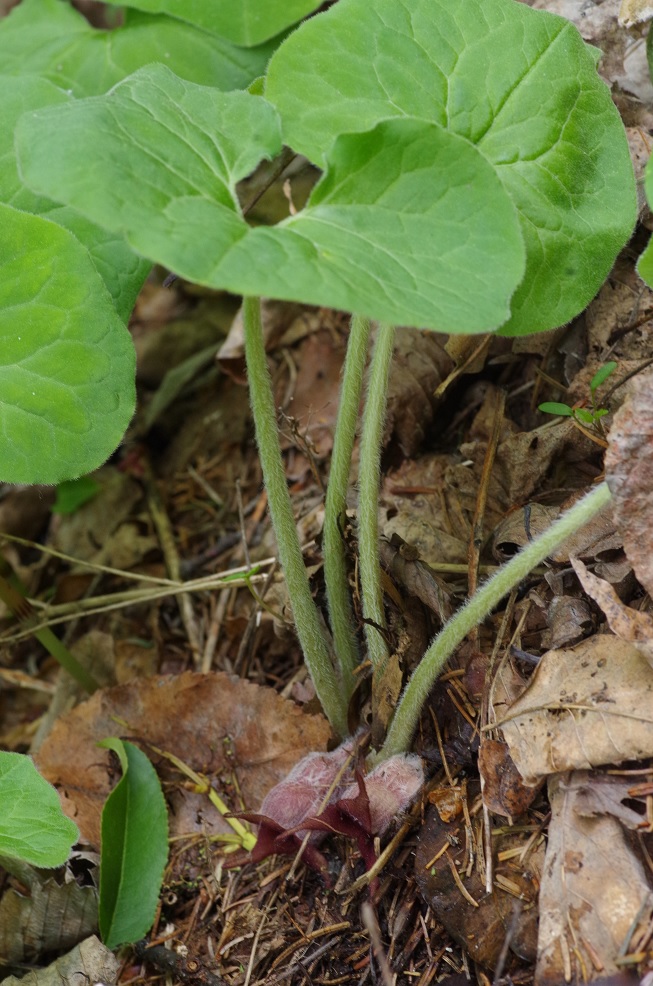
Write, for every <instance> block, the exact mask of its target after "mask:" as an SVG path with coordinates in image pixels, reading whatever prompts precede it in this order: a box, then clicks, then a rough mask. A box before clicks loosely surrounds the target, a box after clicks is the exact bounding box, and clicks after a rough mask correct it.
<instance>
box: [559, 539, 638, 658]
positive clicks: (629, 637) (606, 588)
mask: <svg viewBox="0 0 653 986" xmlns="http://www.w3.org/2000/svg"><path fill="white" fill-rule="evenodd" d="M572 565H573V566H574V570H575V572H576V575H577V576H578V578H579V579H580V582H581V585H582V586H583V589H584V590H585V592H586V593H587V594H588V595H589V596H591V597H592V599H593V600H594V602H595V603H598V605H599V606H600V607H601V609H602V610H603V612H604V613H605V618H606V620H607V621H608V625H609V627H610V629H611V630H612V632H613V633H615V634H616V635H617V637H619V638H620V639H621V640H626V641H628V642H629V643H631V644H634V645H635V647H637V648H638V649H639V650H640V651H641V652H642V654H644V655H645V657H646V659H647V661H648V662H649V664H650V665H651V666H652V667H653V617H652V616H651V615H650V613H640V611H639V610H637V609H631V608H630V606H624V604H623V603H622V601H621V599H620V598H619V596H618V595H617V593H616V592H615V590H614V589H613V588H612V586H611V585H609V584H608V583H607V582H604V581H603V579H598V578H597V577H596V575H592V573H591V572H590V571H588V570H587V568H586V567H585V565H583V563H582V561H579V560H578V559H577V558H575V559H572Z"/></svg>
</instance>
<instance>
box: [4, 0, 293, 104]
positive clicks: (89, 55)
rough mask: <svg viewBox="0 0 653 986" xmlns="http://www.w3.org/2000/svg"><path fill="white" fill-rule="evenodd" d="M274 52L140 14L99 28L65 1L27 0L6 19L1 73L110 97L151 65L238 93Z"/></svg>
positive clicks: (184, 24)
mask: <svg viewBox="0 0 653 986" xmlns="http://www.w3.org/2000/svg"><path fill="white" fill-rule="evenodd" d="M159 9H162V8H161V7H160V8H159ZM272 51H273V46H271V45H263V46H261V47H259V48H251V49H249V50H247V49H244V48H239V47H236V46H235V45H234V44H232V43H231V42H229V41H228V40H226V39H225V38H223V37H220V36H218V35H217V34H209V33H207V32H206V31H202V30H199V29H198V28H196V27H194V26H193V25H192V24H189V23H185V22H184V21H179V20H176V19H174V18H172V17H165V16H153V15H151V14H143V13H140V12H137V11H133V12H131V13H130V15H129V17H128V18H127V19H126V22H125V24H124V25H123V26H122V27H118V28H116V29H115V30H112V31H99V30H96V29H95V28H92V27H91V25H90V24H89V23H88V21H87V20H86V19H85V18H84V17H82V16H81V14H78V13H77V11H76V10H74V8H73V7H71V6H69V5H68V4H65V3H61V0H23V2H22V3H21V4H20V5H19V6H18V7H16V8H15V9H14V10H13V11H12V12H11V13H10V14H9V16H8V17H6V18H4V19H3V20H1V21H0V70H1V71H2V72H3V73H5V74H6V75H19V74H20V75H25V74H26V73H28V72H34V73H38V74H39V75H45V76H47V78H49V79H50V80H51V81H52V82H55V83H56V84H57V85H60V86H62V87H63V88H64V89H69V90H70V91H71V92H72V93H74V94H75V95H79V96H90V95H94V94H96V93H102V92H106V91H107V90H108V89H109V88H110V87H111V86H113V85H115V84H116V83H117V82H119V81H120V80H121V79H124V78H125V77H126V76H127V75H129V74H130V73H132V72H134V71H136V69H138V68H140V67H141V66H143V65H148V64H150V63H151V62H163V63H165V64H166V65H167V66H168V67H169V68H171V69H172V70H173V71H175V72H176V73H177V74H179V75H180V76H182V77H183V78H185V79H190V80H191V81H193V82H200V83H204V84H206V85H209V84H210V85H212V86H215V87H216V88H219V89H239V88H242V87H244V86H247V85H249V83H250V82H251V81H252V80H253V79H255V78H257V77H258V76H259V75H261V73H262V72H264V71H265V66H266V64H267V62H268V59H269V57H270V55H271V53H272Z"/></svg>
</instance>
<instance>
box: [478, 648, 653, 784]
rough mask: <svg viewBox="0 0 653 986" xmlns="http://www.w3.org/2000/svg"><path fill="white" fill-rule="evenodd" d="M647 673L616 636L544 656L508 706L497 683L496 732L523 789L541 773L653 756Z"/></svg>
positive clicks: (652, 695)
mask: <svg viewBox="0 0 653 986" xmlns="http://www.w3.org/2000/svg"><path fill="white" fill-rule="evenodd" d="M652 699H653V669H652V668H651V667H650V665H649V664H648V662H647V661H646V658H645V657H644V656H643V654H642V653H641V652H640V651H639V650H638V649H637V648H636V647H633V645H632V644H629V643H626V642H625V641H623V640H620V639H619V638H618V637H613V636H608V635H605V634H604V635H597V636H594V637H590V638H589V639H588V640H584V641H583V642H582V643H580V644H578V645H577V646H576V647H573V648H568V649H565V650H551V651H547V653H546V654H544V656H543V657H542V660H541V661H540V664H539V665H538V667H537V669H536V671H535V673H534V675H533V677H532V678H531V680H530V682H529V684H528V686H527V688H526V690H525V691H524V692H523V694H522V695H520V697H519V698H518V699H517V700H516V701H515V702H513V703H512V704H510V702H509V701H508V700H507V699H506V698H504V697H503V696H502V694H501V679H500V678H499V677H498V676H497V682H496V687H495V690H494V694H493V702H494V714H495V716H496V721H497V725H499V726H500V727H501V728H502V730H503V735H504V738H505V740H506V742H507V743H508V746H509V747H510V753H511V756H512V758H513V760H514V762H515V764H516V766H517V769H518V770H519V772H520V774H521V775H522V777H523V778H524V780H525V782H526V783H527V784H535V783H537V781H538V780H540V778H542V777H545V776H547V775H548V774H554V773H559V772H561V771H566V770H574V769H591V768H593V767H595V766H598V765H599V764H604V763H620V762H621V761H624V760H640V759H643V758H645V757H649V756H653V702H652Z"/></svg>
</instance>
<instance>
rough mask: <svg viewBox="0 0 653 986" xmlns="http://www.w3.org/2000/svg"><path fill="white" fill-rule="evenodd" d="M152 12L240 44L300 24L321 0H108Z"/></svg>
mask: <svg viewBox="0 0 653 986" xmlns="http://www.w3.org/2000/svg"><path fill="white" fill-rule="evenodd" d="M125 2H126V3H127V6H129V7H137V8H138V9H139V10H147V11H149V12H150V13H152V14H170V16H172V17H179V18H180V19H181V20H183V21H188V22H189V23H191V24H195V25H196V26H197V27H201V28H203V29H204V30H205V31H211V32H213V33H214V34H218V35H220V36H221V37H223V38H227V40H229V41H232V42H233V43H234V44H237V45H244V46H246V47H250V46H251V45H258V44H261V42H263V41H267V40H268V39H269V38H272V37H274V35H276V34H279V33H280V32H281V31H283V30H285V29H286V28H287V27H290V26H291V25H292V24H296V23H297V21H300V20H301V19H302V17H305V16H306V15H307V14H310V13H312V11H314V10H316V9H317V8H318V7H319V6H320V2H321V0H237V2H234V0H108V3H115V4H119V5H121V6H123V5H124V4H125Z"/></svg>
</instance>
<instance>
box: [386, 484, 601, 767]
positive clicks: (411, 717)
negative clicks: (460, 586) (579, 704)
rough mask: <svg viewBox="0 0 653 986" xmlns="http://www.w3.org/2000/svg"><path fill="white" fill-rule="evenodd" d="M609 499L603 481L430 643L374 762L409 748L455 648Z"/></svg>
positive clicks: (524, 549) (495, 577)
mask: <svg viewBox="0 0 653 986" xmlns="http://www.w3.org/2000/svg"><path fill="white" fill-rule="evenodd" d="M609 501H610V491H609V489H608V487H607V484H606V483H601V485H600V486H597V487H596V488H595V489H593V490H592V491H591V492H590V493H588V494H586V496H584V497H583V498H582V499H580V500H579V501H578V502H577V503H575V504H574V506H573V507H571V509H570V510H567V511H566V513H564V514H563V515H562V516H561V517H559V518H558V520H556V521H555V522H554V523H553V524H551V526H550V527H549V528H548V530H546V531H544V533H543V534H541V535H540V536H539V537H538V538H536V540H534V541H531V542H530V544H527V545H526V547H525V548H522V550H521V551H520V552H519V554H517V555H515V557H514V558H511V560H510V561H509V562H508V563H507V564H506V565H504V566H503V567H502V568H500V569H499V571H498V572H496V574H495V575H493V576H492V578H490V579H489V580H488V581H487V582H486V583H485V585H483V586H481V588H480V589H479V590H478V592H477V593H476V594H475V595H474V596H472V598H471V599H470V600H469V602H467V603H466V604H465V605H464V606H463V607H462V609H460V610H458V612H457V613H456V615H455V616H454V617H452V619H451V620H449V622H448V623H447V624H446V626H445V627H443V629H442V630H441V631H440V633H439V634H438V636H437V637H435V639H434V640H433V641H432V643H431V645H430V647H429V648H428V650H427V651H426V653H425V654H424V657H423V658H422V660H421V661H420V663H419V664H418V665H417V667H416V669H415V671H414V672H413V674H412V675H411V677H410V679H409V681H408V684H407V685H406V688H405V690H404V693H403V695H402V697H401V700H400V702H399V704H398V706H397V709H396V712H395V715H394V719H393V720H392V724H391V726H390V729H389V730H388V735H387V737H386V741H385V743H384V744H383V748H382V749H381V751H380V752H379V754H378V755H377V757H376V761H377V762H381V761H382V760H387V759H388V757H392V756H394V755H395V754H396V753H404V752H406V751H407V750H408V749H409V748H410V744H411V740H412V738H413V733H414V732H415V728H416V726H417V722H418V719H419V715H420V712H421V710H422V706H423V705H424V703H425V702H426V699H427V698H428V695H429V692H430V691H431V688H432V687H433V684H434V682H435V680H436V678H437V677H438V675H439V674H440V672H441V671H442V669H443V667H444V665H445V664H446V663H447V661H448V660H449V658H450V657H451V655H452V654H453V652H454V651H455V649H456V647H457V646H458V645H459V644H460V643H461V641H462V640H464V638H465V637H466V636H467V634H468V633H469V632H470V630H472V629H473V628H474V627H475V626H477V625H478V624H479V623H480V622H481V621H482V620H483V619H484V618H485V617H486V616H487V615H488V614H489V613H491V612H492V610H493V609H494V607H495V606H496V605H497V604H498V603H499V602H500V601H501V600H502V599H503V597H504V596H505V595H507V594H508V593H509V592H510V591H511V590H512V589H513V588H514V587H515V586H516V585H519V583H520V582H521V581H522V579H524V578H525V577H526V576H527V575H528V574H529V572H531V571H532V570H533V569H534V568H535V567H536V566H537V565H539V564H540V562H542V561H544V559H545V558H547V557H548V556H549V555H550V554H551V553H552V552H553V551H555V549H556V548H557V547H559V545H561V544H562V543H563V541H566V539H567V538H568V537H569V536H570V535H571V534H574V533H575V532H576V531H577V530H578V529H579V528H581V527H582V526H583V525H584V524H587V522H588V521H590V520H591V519H592V517H594V515H595V514H597V513H598V512H599V511H600V510H602V509H603V507H604V506H605V505H606V504H607V503H608V502H609Z"/></svg>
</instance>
